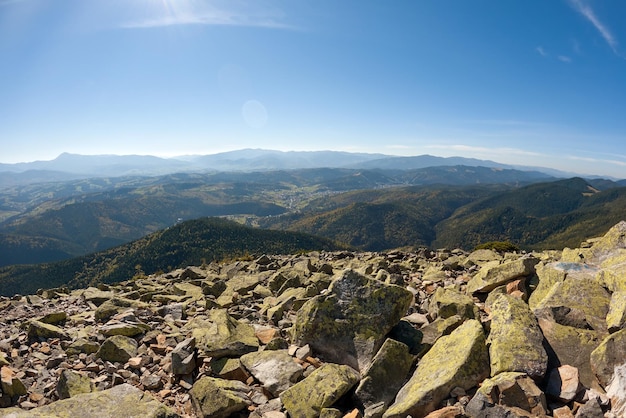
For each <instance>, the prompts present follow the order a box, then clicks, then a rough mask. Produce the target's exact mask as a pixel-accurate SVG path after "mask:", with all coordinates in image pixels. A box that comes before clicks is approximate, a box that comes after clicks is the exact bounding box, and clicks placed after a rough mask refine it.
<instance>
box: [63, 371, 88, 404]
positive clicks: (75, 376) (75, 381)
mask: <svg viewBox="0 0 626 418" xmlns="http://www.w3.org/2000/svg"><path fill="white" fill-rule="evenodd" d="M93 389H94V387H93V383H91V379H90V378H89V376H88V375H87V374H81V373H78V372H75V371H73V370H63V371H62V372H61V376H60V377H59V383H58V384H57V394H58V395H59V398H60V399H66V398H71V397H72V396H76V395H79V394H81V393H91V392H93Z"/></svg>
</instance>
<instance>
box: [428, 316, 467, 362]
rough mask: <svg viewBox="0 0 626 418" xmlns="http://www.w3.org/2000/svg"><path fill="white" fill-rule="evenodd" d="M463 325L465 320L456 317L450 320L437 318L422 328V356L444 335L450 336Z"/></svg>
mask: <svg viewBox="0 0 626 418" xmlns="http://www.w3.org/2000/svg"><path fill="white" fill-rule="evenodd" d="M462 323H463V318H461V317H460V316H459V315H454V316H451V317H449V318H445V319H443V318H437V319H435V320H434V321H433V322H431V323H430V324H428V325H425V326H423V327H422V328H420V330H419V331H420V332H421V333H422V343H421V350H420V353H419V354H420V355H423V354H425V353H426V352H427V351H428V350H430V348H431V347H432V346H433V344H435V342H437V340H438V339H439V338H441V337H442V336H444V335H449V334H450V333H451V332H452V331H454V330H455V329H457V328H458V327H459V326H460V325H461V324H462Z"/></svg>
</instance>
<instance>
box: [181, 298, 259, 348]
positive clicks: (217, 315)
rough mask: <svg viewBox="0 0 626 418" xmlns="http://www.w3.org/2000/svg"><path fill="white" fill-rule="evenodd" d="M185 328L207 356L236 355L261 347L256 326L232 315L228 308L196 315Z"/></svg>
mask: <svg viewBox="0 0 626 418" xmlns="http://www.w3.org/2000/svg"><path fill="white" fill-rule="evenodd" d="M185 329H187V330H190V331H191V336H192V337H194V338H195V339H196V347H197V348H198V351H200V353H201V354H203V355H204V356H205V357H213V358H219V357H226V356H231V357H236V356H241V355H243V354H246V353H249V352H251V351H256V350H257V349H258V348H259V340H258V338H257V337H256V335H255V333H254V327H253V326H252V325H249V324H245V323H243V322H240V321H238V320H236V319H235V318H233V317H232V316H230V315H229V314H228V312H227V311H226V309H212V310H211V311H209V312H208V314H207V316H196V317H195V318H193V319H191V320H190V321H189V322H188V323H187V324H186V325H185Z"/></svg>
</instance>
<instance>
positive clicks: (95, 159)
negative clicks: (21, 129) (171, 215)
mask: <svg viewBox="0 0 626 418" xmlns="http://www.w3.org/2000/svg"><path fill="white" fill-rule="evenodd" d="M442 165H444V166H451V165H467V166H484V167H492V168H506V169H518V170H520V169H521V170H522V171H540V172H542V171H543V172H545V173H546V174H548V175H550V176H559V175H561V176H562V177H572V176H573V175H576V174H575V173H567V172H561V171H558V170H555V169H553V168H542V167H520V166H515V165H510V164H502V163H497V162H494V161H490V160H480V159H475V158H466V157H436V156H432V155H428V154H423V155H418V156H410V157H406V156H393V155H385V154H368V153H352V152H343V151H276V150H264V149H252V148H248V149H242V150H236V151H228V152H222V153H216V154H207V155H186V156H180V157H171V158H163V157H156V156H151V155H121V156H120V155H107V154H105V155H81V154H71V153H62V154H60V155H59V156H58V157H56V158H55V159H53V160H48V161H33V162H26V163H14V164H6V163H0V186H2V185H3V184H4V183H3V176H2V175H1V174H3V173H18V174H22V176H17V180H16V176H13V182H16V181H20V182H21V183H20V184H25V183H26V184H27V183H28V182H27V175H26V174H23V173H27V172H29V171H42V170H45V171H50V172H60V173H69V174H72V175H80V176H87V177H88V176H94V177H107V176H109V177H112V176H128V175H148V176H154V175H165V174H171V173H176V172H207V171H209V172H210V171H258V170H280V169H302V168H357V169H404V170H409V169H419V168H425V167H431V166H442ZM5 181H6V180H5Z"/></svg>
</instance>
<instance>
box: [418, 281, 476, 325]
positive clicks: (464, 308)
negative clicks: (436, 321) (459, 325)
mask: <svg viewBox="0 0 626 418" xmlns="http://www.w3.org/2000/svg"><path fill="white" fill-rule="evenodd" d="M428 313H429V314H430V316H431V317H433V318H444V319H445V318H449V317H451V316H454V315H459V316H460V317H462V318H464V319H478V318H479V313H478V308H477V307H476V305H475V304H474V300H473V299H472V298H471V297H470V296H468V295H466V294H463V293H461V292H459V291H457V290H455V289H452V288H444V287H440V288H438V289H437V290H436V291H435V293H434V294H433V296H432V298H431V300H430V301H429V303H428Z"/></svg>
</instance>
